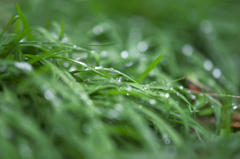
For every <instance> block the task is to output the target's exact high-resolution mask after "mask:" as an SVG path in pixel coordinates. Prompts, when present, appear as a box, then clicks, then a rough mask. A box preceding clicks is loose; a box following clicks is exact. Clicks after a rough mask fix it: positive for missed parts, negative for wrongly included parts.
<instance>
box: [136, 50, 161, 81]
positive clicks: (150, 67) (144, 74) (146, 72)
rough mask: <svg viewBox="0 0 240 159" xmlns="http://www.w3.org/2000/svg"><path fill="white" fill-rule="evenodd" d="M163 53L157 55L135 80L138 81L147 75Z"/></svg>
mask: <svg viewBox="0 0 240 159" xmlns="http://www.w3.org/2000/svg"><path fill="white" fill-rule="evenodd" d="M162 57H163V55H160V56H158V58H157V59H156V60H154V61H153V63H152V64H151V65H150V66H149V67H148V68H147V69H146V70H145V71H144V72H143V73H142V74H141V75H140V76H139V77H138V78H137V79H136V81H137V82H138V83H139V82H141V81H142V79H143V78H144V77H146V76H147V75H148V73H149V72H150V71H152V69H154V67H156V65H157V64H158V63H159V61H160V60H161V59H162Z"/></svg>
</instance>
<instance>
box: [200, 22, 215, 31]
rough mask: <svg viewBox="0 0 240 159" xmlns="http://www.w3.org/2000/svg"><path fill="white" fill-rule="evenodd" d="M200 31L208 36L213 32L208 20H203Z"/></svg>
mask: <svg viewBox="0 0 240 159" xmlns="http://www.w3.org/2000/svg"><path fill="white" fill-rule="evenodd" d="M200 29H201V31H202V32H203V33H205V34H209V33H211V32H212V31H213V27H212V24H211V22H210V21H208V20H203V21H202V22H201V23H200Z"/></svg>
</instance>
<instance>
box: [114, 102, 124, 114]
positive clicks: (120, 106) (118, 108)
mask: <svg viewBox="0 0 240 159" xmlns="http://www.w3.org/2000/svg"><path fill="white" fill-rule="evenodd" d="M115 110H116V111H118V112H121V111H122V110H123V106H122V105H121V104H119V103H118V104H116V105H115Z"/></svg>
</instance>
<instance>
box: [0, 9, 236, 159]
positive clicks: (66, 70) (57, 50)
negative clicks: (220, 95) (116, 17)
mask: <svg viewBox="0 0 240 159" xmlns="http://www.w3.org/2000/svg"><path fill="white" fill-rule="evenodd" d="M16 9H17V12H18V15H14V16H13V17H12V19H11V20H10V21H9V25H7V27H6V29H4V30H3V33H2V34H1V39H0V49H1V50H0V51H1V52H0V58H1V59H0V108H1V109H0V132H1V135H0V138H1V142H0V157H1V158H9V159H12V158H49V159H50V158H51V159H52V158H116V156H117V158H181V157H184V158H185V157H187V158H197V157H198V156H200V157H201V158H203V157H204V158H219V157H225V158H229V157H234V156H235V157H238V156H239V155H240V154H239V153H238V152H237V150H238V149H239V146H238V144H237V141H239V135H238V134H237V133H236V134H231V128H230V118H231V114H232V113H233V108H232V106H231V105H222V104H221V103H220V102H219V101H218V100H217V99H214V98H213V97H212V96H210V95H208V94H198V93H196V92H191V91H193V89H188V88H187V87H183V86H182V84H183V81H182V79H184V78H180V79H177V78H179V77H181V76H180V75H181V74H180V73H179V72H177V71H178V69H177V65H176V63H175V61H174V59H175V60H176V57H174V56H173V55H172V54H171V52H172V50H171V49H172V48H171V47H170V41H169V39H168V36H161V37H162V39H161V46H162V47H157V46H155V45H154V44H153V46H149V49H152V50H154V52H155V53H154V56H153V55H151V56H147V55H146V57H149V58H148V59H149V61H151V62H149V61H148V62H144V61H147V59H144V56H145V55H142V54H141V55H139V56H142V57H141V58H142V59H141V62H139V61H138V60H139V58H138V59H137V60H136V59H135V61H134V58H132V60H133V61H128V63H127V65H126V67H124V68H121V67H118V66H119V65H122V64H124V62H125V61H124V62H123V61H120V62H119V61H117V60H116V58H117V57H118V58H119V55H118V56H116V53H114V51H113V55H112V57H111V55H109V59H104V58H103V57H102V56H101V54H99V53H98V50H97V49H96V50H95V51H94V50H93V49H92V48H94V46H93V45H90V44H89V45H86V44H84V43H75V42H74V40H71V38H70V37H68V36H67V33H65V25H64V22H63V21H61V25H59V24H58V23H53V24H52V26H51V28H53V29H52V30H51V29H47V28H44V27H41V26H37V27H31V26H29V24H28V21H27V20H26V18H25V16H24V14H23V13H22V11H21V9H20V7H19V6H18V5H16ZM13 24H14V25H15V27H14V31H13V32H12V33H11V34H7V35H6V33H5V34H4V31H6V30H7V28H8V27H9V26H10V25H13ZM21 25H22V26H23V29H22V30H21V27H20V26H21ZM148 25H149V26H151V25H150V24H148ZM152 27H153V26H152ZM153 28H154V27H153ZM50 30H51V31H53V32H51V31H50ZM133 32H139V31H138V30H133ZM157 33H158V34H160V33H161V32H157ZM129 43H130V42H129ZM100 46H101V44H100ZM102 47H103V46H102ZM111 47H112V48H114V47H116V48H117V47H118V46H116V45H113V46H111ZM151 47H152V48H151ZM186 48H187V49H189V48H192V46H189V45H187V46H185V49H186ZM192 49H193V48H192ZM140 50H141V48H140ZM142 52H144V51H143V50H142ZM196 52H197V51H196ZM161 53H164V56H162V55H161ZM102 54H103V53H102ZM108 54H110V53H108ZM129 54H130V53H129ZM124 57H126V56H124ZM162 57H163V61H160V60H161V59H162ZM192 58H193V61H195V62H196V65H202V60H203V59H205V57H202V56H201V54H196V55H195V56H194V57H192ZM113 59H114V60H116V66H115V61H112V60H113ZM154 59H156V60H154ZM169 59H171V60H173V61H172V66H171V67H170V68H166V66H165V67H163V66H162V65H161V67H157V66H158V65H159V64H158V63H159V62H160V63H161V62H163V63H165V64H166V63H168V62H169V61H168V60H169ZM129 63H132V64H131V66H132V65H134V66H133V67H129V65H130V64H129ZM108 66H110V67H108ZM124 66H125V64H124ZM115 67H116V68H115ZM183 70H184V69H182V70H181V71H182V72H184V71H183ZM154 71H155V72H154ZM168 73H169V74H170V75H171V74H172V77H171V76H170V75H169V74H168ZM199 73H200V74H203V75H204V74H205V72H204V71H203V70H200V71H199ZM147 75H150V76H147ZM176 77H177V78H176ZM207 77H209V75H208V76H207ZM195 78H196V77H195V76H194V75H190V76H188V80H189V81H191V82H192V83H193V84H195V85H197V86H199V85H200V84H199V83H197V82H196V81H195V82H194V81H193V80H191V79H195ZM199 87H200V86H199ZM213 87H214V88H217V89H218V90H219V91H220V92H221V90H222V88H221V87H219V84H218V83H217V84H214V86H213ZM189 88H191V87H189ZM202 88H205V87H202ZM206 102H207V103H206ZM227 102H228V101H227V100H226V103H227ZM211 106H212V107H211ZM225 112H228V113H226V114H225ZM209 114H210V115H211V114H214V116H215V118H214V119H215V120H216V122H215V123H214V124H215V125H214V126H212V127H213V128H212V127H211V128H210V129H208V128H206V127H204V126H202V125H200V124H199V123H200V122H197V121H199V118H200V116H206V115H209ZM203 125H204V124H203ZM220 150H221V151H222V152H221V153H215V152H216V151H220ZM186 154H187V155H186ZM223 154H224V155H223Z"/></svg>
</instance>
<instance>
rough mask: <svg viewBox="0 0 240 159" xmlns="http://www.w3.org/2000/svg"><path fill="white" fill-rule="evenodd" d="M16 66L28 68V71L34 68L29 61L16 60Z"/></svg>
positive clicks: (23, 68)
mask: <svg viewBox="0 0 240 159" xmlns="http://www.w3.org/2000/svg"><path fill="white" fill-rule="evenodd" d="M15 66H16V67H17V68H19V69H22V70H26V71H31V70H32V65H30V64H29V63H27V62H15Z"/></svg>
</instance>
